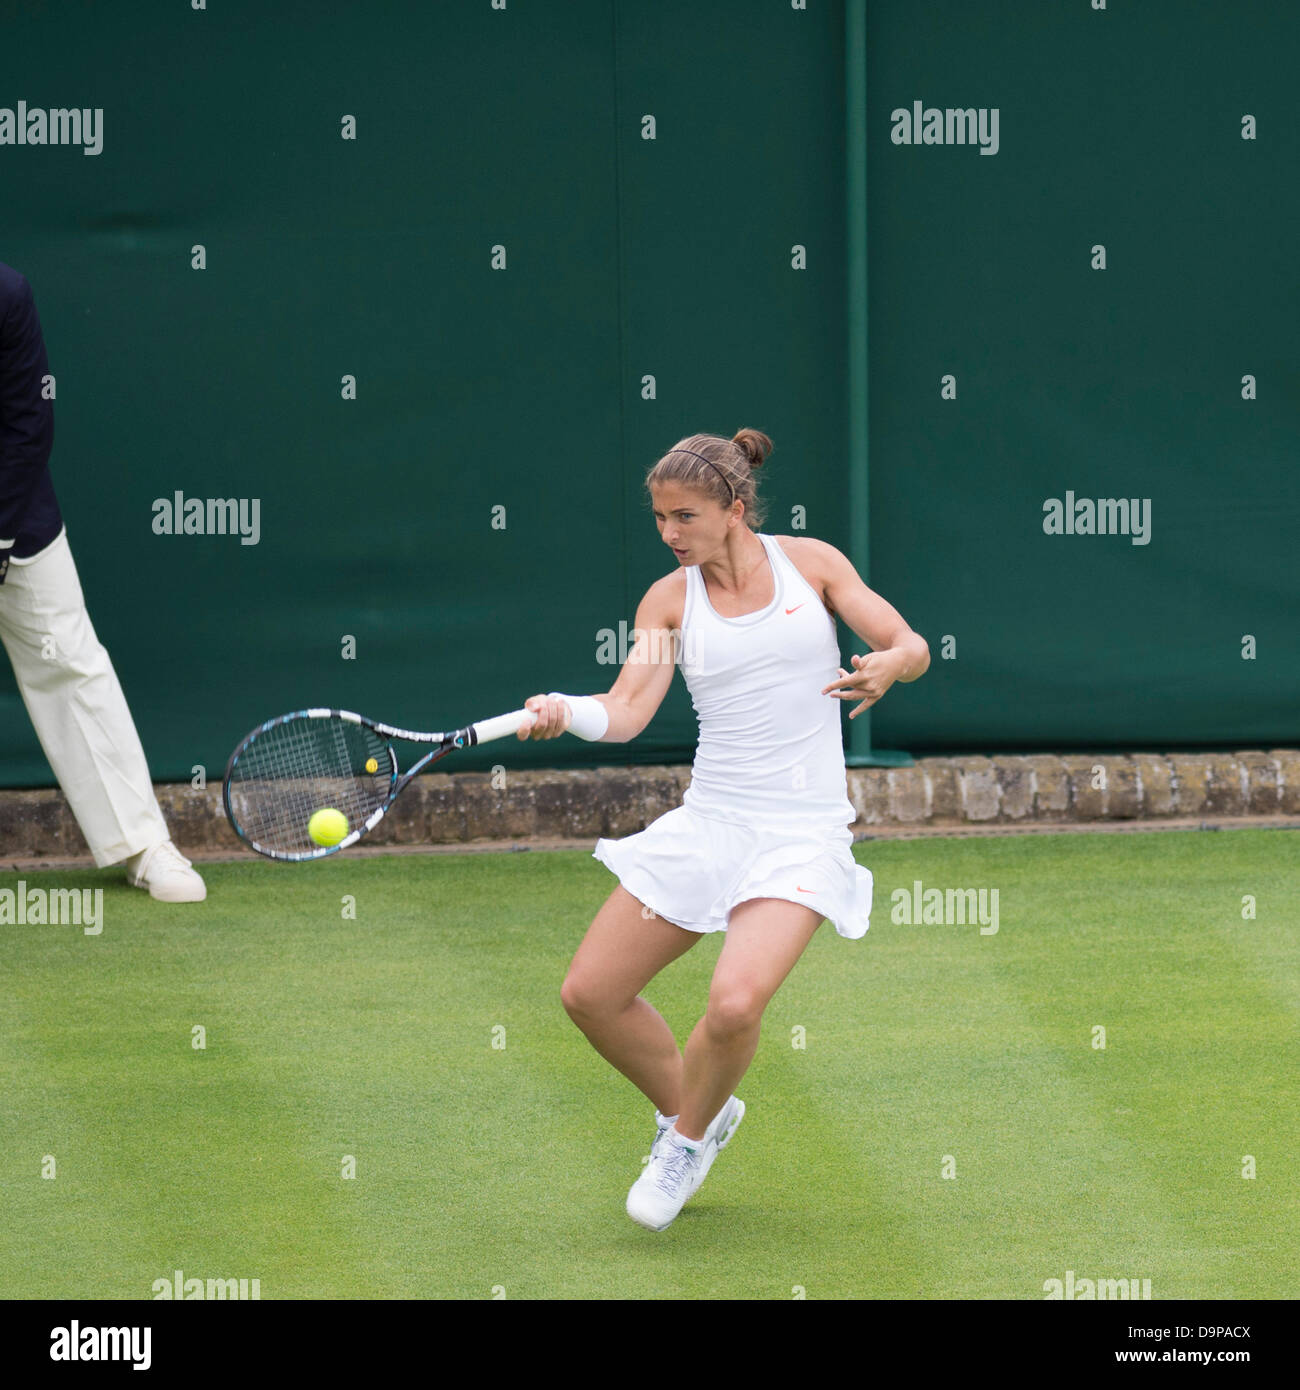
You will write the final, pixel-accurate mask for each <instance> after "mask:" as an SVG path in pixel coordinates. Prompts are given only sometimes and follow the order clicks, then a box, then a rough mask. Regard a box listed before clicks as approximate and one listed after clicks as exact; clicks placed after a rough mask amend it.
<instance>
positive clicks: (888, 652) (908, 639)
mask: <svg viewBox="0 0 1300 1390" xmlns="http://www.w3.org/2000/svg"><path fill="white" fill-rule="evenodd" d="M800 539H801V541H802V542H803V547H804V548H805V549H806V550H807V552H808V559H809V561H810V562H811V565H810V568H811V569H812V571H813V573H815V575H816V577H817V579H818V581H819V583H820V588H821V593H822V601H823V603H825V605H826V606H827V608H829V609H830V610H831V612H832V613H835V614H838V615H839V617H840V618H842V619H843V620H844V623H845V624H846V626H848V627H849V628H851V629H852V631H854V632H855V633H856V634H857V635H858V636H859V637H861V638H862V640H863V641H864V642H865V643H866V644H867V645H868V646H869V647H870V648H871V651H870V652H869V653H868V654H867V655H865V656H858V655H854V656H853V657H851V658H850V660H851V661H852V663H853V670H852V671H851V672H850V671H845V670H844V668H843V667H841V668H840V678H839V679H838V680H835V681H832V682H831V684H830V685H828V686H827V687H826V688H825V689H824V690H823V691H822V694H823V695H828V694H830V695H834V697H835V698H836V699H840V700H854V701H858V702H859V703H857V704H856V706H855V707H854V709H853V710H851V711H850V713H849V718H850V719H852V718H854V717H855V716H856V715H858V714H861V712H862V711H863V710H864V709H867V708H869V707H870V706H871V705H874V704H875V703H876V701H877V700H879V699H880V698H881V696H882V695H884V693H885V692H886V691H887V690H888V689H889V687H890V686H891V685H893V683H894V682H895V681H903V682H905V683H906V682H909V681H914V680H916V679H917V678H918V677H919V676H923V675H925V673H926V671H928V670H929V669H930V647H929V644H928V643H927V642H926V640H925V638H924V637H922V636H921V635H920V633H918V632H913V631H912V629H911V627H910V626H909V625H908V623H907V622H906V620H905V619H904V618H903V615H902V614H901V613H900V612H899V611H898V609H897V608H895V607H894V605H893V604H892V603H890V602H889V601H888V600H887V599H884V598H882V597H881V596H880V595H879V594H878V593H876V592H875V591H874V590H873V589H869V588H868V587H867V586H866V584H864V583H863V581H862V578H861V576H860V575H859V574H858V572H857V570H856V569H854V568H853V564H852V562H851V561H850V560H849V558H848V556H846V555H844V554H843V553H842V552H841V551H839V550H837V549H836V548H835V547H834V546H833V545H827V543H826V542H825V541H818V540H814V539H813V538H812V537H811V536H809V537H801V538H800Z"/></svg>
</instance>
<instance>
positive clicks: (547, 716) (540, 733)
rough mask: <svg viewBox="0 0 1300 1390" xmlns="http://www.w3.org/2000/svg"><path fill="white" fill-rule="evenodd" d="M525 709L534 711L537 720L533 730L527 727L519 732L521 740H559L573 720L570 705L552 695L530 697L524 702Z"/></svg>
mask: <svg viewBox="0 0 1300 1390" xmlns="http://www.w3.org/2000/svg"><path fill="white" fill-rule="evenodd" d="M524 708H525V709H530V710H532V711H533V713H534V714H536V715H537V719H536V721H535V722H534V724H533V725H532V727H531V728H529V727H528V726H527V725H525V726H524V727H523V728H522V729H520V730H519V732H518V734H516V735H515V737H516V738H519V739H529V738H533V739H541V738H559V736H560V735H561V734H562V733H564V731H565V730H566V729H567V728H568V727H569V724H570V723H571V722H572V719H573V711H572V710H571V709H570V708H569V706H568V704H567V703H566V702H565V701H564V700H559V699H556V698H554V697H553V696H551V695H530V696H529V697H528V699H526V700H525V701H524Z"/></svg>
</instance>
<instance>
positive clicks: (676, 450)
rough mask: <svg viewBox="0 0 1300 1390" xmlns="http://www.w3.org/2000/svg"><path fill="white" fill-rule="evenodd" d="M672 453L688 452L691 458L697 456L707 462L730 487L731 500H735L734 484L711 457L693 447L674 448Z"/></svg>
mask: <svg viewBox="0 0 1300 1390" xmlns="http://www.w3.org/2000/svg"><path fill="white" fill-rule="evenodd" d="M673 453H674V454H690V456H691V457H692V458H697V459H700V460H701V461H702V462H704V463H707V464H708V465H709V467H710V468H712V469H713V471H714V472H715V473H716V474H717V475H718V477H719V478H721V479H722V481H723V482H724V483H726V485H727V486H728V487H729V488H730V489H731V500H732V501H733V502H734V501H735V500H736V485H735V484H734V483H733V482H732V481H731V479H730V478H728V477H727V475H726V474H725V473H724V472H723V471H722V469H721V468H719V467H718V465H717V464H716V463H714V461H713V460H712V459H706V458H705V457H704V455H703V454H697V453H696V452H695V450H694V449H674V450H673Z"/></svg>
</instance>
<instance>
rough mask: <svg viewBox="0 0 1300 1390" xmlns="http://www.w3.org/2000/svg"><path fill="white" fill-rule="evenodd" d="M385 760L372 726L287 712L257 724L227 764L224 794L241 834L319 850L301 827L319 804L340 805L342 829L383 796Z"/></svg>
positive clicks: (290, 848) (275, 846)
mask: <svg viewBox="0 0 1300 1390" xmlns="http://www.w3.org/2000/svg"><path fill="white" fill-rule="evenodd" d="M391 785H392V760H391V758H390V756H389V750H388V745H387V744H386V743H385V741H384V740H383V739H382V738H381V737H380V736H379V735H378V734H376V733H375V732H374V731H373V730H372V729H368V728H366V727H365V725H363V724H355V723H353V722H351V721H350V720H344V719H340V718H338V717H337V716H329V717H320V718H309V719H303V718H296V719H287V720H284V721H283V722H280V723H276V724H273V725H272V726H271V727H270V728H269V729H264V730H262V731H260V732H259V733H258V734H257V735H256V736H255V737H254V738H253V739H252V740H251V742H250V743H249V744H248V745H247V746H246V747H245V748H244V750H243V752H242V753H240V755H239V757H238V758H237V759H236V760H235V764H234V766H233V768H232V769H231V776H230V797H231V805H232V808H233V810H234V813H235V816H236V818H237V819H238V821H239V823H240V826H241V828H242V830H243V833H244V835H245V836H246V838H247V839H249V840H250V841H252V842H253V843H254V844H256V845H258V846H261V847H262V848H264V849H270V850H276V851H278V852H280V853H282V854H318V853H320V851H321V848H322V847H321V846H320V845H318V844H317V843H316V842H315V841H314V840H313V839H312V838H311V836H310V834H309V833H308V829H307V827H308V824H309V822H310V821H311V818H312V816H313V815H314V814H315V813H316V812H317V811H321V810H326V809H331V810H335V811H341V812H342V813H343V815H344V816H346V817H347V822H348V831H349V833H350V832H352V831H354V830H359V829H360V828H361V827H362V826H363V825H364V824H365V822H366V821H367V820H368V819H369V818H370V816H371V815H373V814H374V812H375V811H377V810H378V809H379V807H381V806H382V805H384V803H385V802H386V801H387V800H388V794H389V790H390V788H391Z"/></svg>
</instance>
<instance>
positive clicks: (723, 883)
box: [592, 806, 873, 940]
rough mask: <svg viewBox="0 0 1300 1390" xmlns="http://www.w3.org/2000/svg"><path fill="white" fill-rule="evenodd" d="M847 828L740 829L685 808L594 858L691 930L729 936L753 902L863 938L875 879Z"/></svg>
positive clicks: (604, 847)
mask: <svg viewBox="0 0 1300 1390" xmlns="http://www.w3.org/2000/svg"><path fill="white" fill-rule="evenodd" d="M852 844H853V836H852V835H851V834H850V832H849V829H848V827H847V826H841V827H832V828H830V829H829V830H827V829H824V828H817V829H813V828H801V827H799V826H773V827H765V826H762V825H752V824H740V823H737V824H732V823H730V822H727V821H720V820H711V819H706V818H705V817H703V816H700V815H697V814H696V813H695V812H693V811H692V810H690V808H689V807H686V806H679V807H678V808H677V809H676V810H674V811H669V812H668V813H667V814H666V815H663V816H660V817H659V819H658V820H657V821H655V822H654V823H653V824H652V825H649V826H647V827H646V828H645V829H644V830H642V831H640V832H639V833H637V834H636V835H628V836H626V837H625V838H624V839H621V840H605V839H601V840H597V841H596V848H595V850H594V851H593V853H592V858H594V859H599V860H600V862H601V863H602V864H604V865H605V867H606V868H608V869H610V870H612V871H613V872H614V873H615V874H616V875H617V876H618V880H619V882H620V883H621V884H622V885H623V887H624V888H626V889H627V891H628V892H629V893H631V894H632V896H633V897H634V898H637V899H639V900H640V901H641V902H643V903H644V904H645V905H646V906H647V907H648V908H650V909H651V910H652V911H653V912H655V913H657V914H658V915H659V916H660V917H663V918H665V919H666V920H667V921H669V922H672V923H674V924H675V925H676V926H679V927H685V928H686V929H687V930H688V931H698V932H711V931H726V929H727V920H728V917H729V916H730V913H731V909H732V908H733V907H736V906H737V905H738V904H739V903H743V902H748V901H749V900H750V899H751V898H782V899H785V900H787V901H789V902H793V903H801V904H802V905H803V906H804V907H811V908H812V909H813V911H814V912H819V913H821V915H822V916H823V917H825V918H826V919H827V920H828V921H829V922H830V923H831V924H832V925H833V926H834V928H835V930H836V931H837V932H838V933H839V934H840V936H844V937H848V938H850V939H851V940H856V939H857V938H858V937H860V936H863V935H865V934H866V931H867V928H868V927H869V926H870V918H871V897H872V888H873V883H872V877H871V870H870V869H865V868H863V867H862V865H860V864H858V863H857V862H856V861H855V860H854V858H853V853H852V849H851V846H852Z"/></svg>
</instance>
